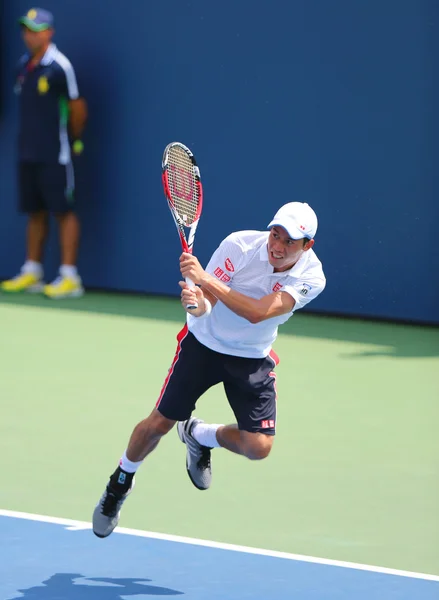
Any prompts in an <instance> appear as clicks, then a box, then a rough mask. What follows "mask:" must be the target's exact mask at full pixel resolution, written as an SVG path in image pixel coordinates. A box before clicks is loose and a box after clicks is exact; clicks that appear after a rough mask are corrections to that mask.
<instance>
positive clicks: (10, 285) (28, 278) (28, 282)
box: [0, 273, 44, 294]
mask: <svg viewBox="0 0 439 600" xmlns="http://www.w3.org/2000/svg"><path fill="white" fill-rule="evenodd" d="M43 287H44V281H42V280H41V279H40V278H39V277H38V275H35V274H34V273H20V274H19V275H17V276H16V277H13V278H12V279H7V280H6V281H2V283H1V284H0V289H1V290H2V292H10V293H15V294H17V293H19V292H29V293H31V294H32V293H33V294H36V293H38V292H41V291H42V289H43Z"/></svg>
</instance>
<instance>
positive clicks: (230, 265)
mask: <svg viewBox="0 0 439 600" xmlns="http://www.w3.org/2000/svg"><path fill="white" fill-rule="evenodd" d="M224 264H225V267H226V269H227V270H228V271H230V272H231V273H233V271H234V270H235V267H234V266H233V263H232V261H231V260H230V258H226V261H225V263H224Z"/></svg>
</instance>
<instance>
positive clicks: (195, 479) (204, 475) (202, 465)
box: [177, 417, 212, 490]
mask: <svg viewBox="0 0 439 600" xmlns="http://www.w3.org/2000/svg"><path fill="white" fill-rule="evenodd" d="M198 423H204V421H202V420H201V419H196V418H195V417H191V418H190V419H188V420H187V421H179V422H178V424H177V432H178V436H179V438H180V440H181V441H182V442H183V443H184V444H186V470H187V473H188V475H189V479H190V480H191V481H192V483H193V484H194V486H195V487H196V488H198V489H199V490H207V489H209V487H210V484H211V483H212V468H211V464H210V450H211V449H210V448H208V447H207V446H203V445H202V444H200V443H199V442H197V440H196V439H195V438H194V436H193V435H192V431H193V429H194V427H195V425H198Z"/></svg>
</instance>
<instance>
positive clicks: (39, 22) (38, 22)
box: [18, 8, 53, 31]
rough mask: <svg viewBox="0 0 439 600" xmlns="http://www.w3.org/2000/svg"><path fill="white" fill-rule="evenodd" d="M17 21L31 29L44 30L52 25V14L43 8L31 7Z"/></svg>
mask: <svg viewBox="0 0 439 600" xmlns="http://www.w3.org/2000/svg"><path fill="white" fill-rule="evenodd" d="M18 22H19V23H20V24H21V25H24V26H25V27H27V28H28V29H30V30H31V31H44V30H45V29H51V28H52V27H53V15H52V13H50V12H49V11H48V10H44V8H31V9H30V10H29V11H28V12H27V13H26V14H25V15H24V16H23V17H20V18H19V19H18Z"/></svg>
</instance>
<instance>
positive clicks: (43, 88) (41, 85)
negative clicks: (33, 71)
mask: <svg viewBox="0 0 439 600" xmlns="http://www.w3.org/2000/svg"><path fill="white" fill-rule="evenodd" d="M49 88H50V86H49V81H48V79H47V77H46V76H45V75H41V77H40V78H39V79H38V83H37V90H38V93H39V94H40V96H44V94H47V92H48V91H49Z"/></svg>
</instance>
